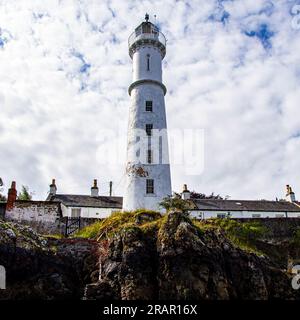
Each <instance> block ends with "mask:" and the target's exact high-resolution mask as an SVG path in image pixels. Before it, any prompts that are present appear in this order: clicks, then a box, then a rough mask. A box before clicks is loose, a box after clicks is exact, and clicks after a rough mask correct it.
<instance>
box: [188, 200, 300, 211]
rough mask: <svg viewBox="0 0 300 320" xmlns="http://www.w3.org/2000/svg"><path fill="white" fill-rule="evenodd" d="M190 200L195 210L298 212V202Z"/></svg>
mask: <svg viewBox="0 0 300 320" xmlns="http://www.w3.org/2000/svg"><path fill="white" fill-rule="evenodd" d="M192 202H193V203H194V205H195V210H208V211H214V210H220V211H280V212H286V211H292V212H300V203H297V204H298V205H297V204H295V203H292V202H288V201H266V200H215V199H192Z"/></svg>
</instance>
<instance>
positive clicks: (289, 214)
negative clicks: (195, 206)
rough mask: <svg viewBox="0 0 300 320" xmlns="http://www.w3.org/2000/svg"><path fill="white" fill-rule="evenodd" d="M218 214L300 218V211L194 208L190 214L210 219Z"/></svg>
mask: <svg viewBox="0 0 300 320" xmlns="http://www.w3.org/2000/svg"><path fill="white" fill-rule="evenodd" d="M218 214H225V215H228V214H230V217H231V218H237V219H242V218H254V217H253V215H258V214H260V215H261V218H278V217H279V215H281V216H283V217H284V218H285V217H286V216H287V217H288V218H300V212H282V211H278V212H266V211H222V210H218V211H208V210H193V211H191V212H190V216H191V217H192V218H196V219H209V218H217V217H218ZM277 215H278V216H277Z"/></svg>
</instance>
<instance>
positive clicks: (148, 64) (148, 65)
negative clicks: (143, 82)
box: [147, 54, 150, 71]
mask: <svg viewBox="0 0 300 320" xmlns="http://www.w3.org/2000/svg"><path fill="white" fill-rule="evenodd" d="M147 71H150V54H147Z"/></svg>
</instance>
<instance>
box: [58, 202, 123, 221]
mask: <svg viewBox="0 0 300 320" xmlns="http://www.w3.org/2000/svg"><path fill="white" fill-rule="evenodd" d="M61 208H62V214H63V217H72V209H81V214H80V216H81V217H82V218H97V219H103V218H107V217H109V216H110V215H111V214H112V213H113V212H115V211H120V210H121V209H114V208H88V207H81V208H80V207H66V206H65V205H63V204H61Z"/></svg>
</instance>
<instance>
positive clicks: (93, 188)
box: [91, 179, 99, 197]
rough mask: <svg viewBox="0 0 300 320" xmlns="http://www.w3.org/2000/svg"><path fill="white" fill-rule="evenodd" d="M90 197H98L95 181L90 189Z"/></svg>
mask: <svg viewBox="0 0 300 320" xmlns="http://www.w3.org/2000/svg"><path fill="white" fill-rule="evenodd" d="M91 196H92V197H98V196H99V188H98V185H97V179H95V180H94V185H93V187H92V188H91Z"/></svg>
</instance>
